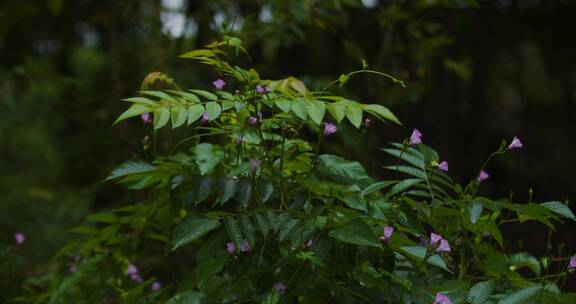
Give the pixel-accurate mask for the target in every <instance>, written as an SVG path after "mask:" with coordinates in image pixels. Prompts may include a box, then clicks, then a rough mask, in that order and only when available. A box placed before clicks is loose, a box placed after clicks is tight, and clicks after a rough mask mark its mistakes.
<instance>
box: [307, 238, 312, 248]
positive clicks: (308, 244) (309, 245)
mask: <svg viewBox="0 0 576 304" xmlns="http://www.w3.org/2000/svg"><path fill="white" fill-rule="evenodd" d="M312 245H314V240H313V239H309V240H308V241H307V242H306V247H307V248H312Z"/></svg>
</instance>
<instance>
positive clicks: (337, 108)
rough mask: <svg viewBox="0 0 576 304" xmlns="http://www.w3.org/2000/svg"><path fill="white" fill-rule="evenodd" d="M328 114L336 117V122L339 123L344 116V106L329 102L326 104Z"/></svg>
mask: <svg viewBox="0 0 576 304" xmlns="http://www.w3.org/2000/svg"><path fill="white" fill-rule="evenodd" d="M326 108H327V109H328V112H330V115H332V117H334V119H336V121H337V122H338V123H341V122H342V120H343V119H344V117H346V106H344V105H342V104H338V103H330V104H328V105H327V106H326Z"/></svg>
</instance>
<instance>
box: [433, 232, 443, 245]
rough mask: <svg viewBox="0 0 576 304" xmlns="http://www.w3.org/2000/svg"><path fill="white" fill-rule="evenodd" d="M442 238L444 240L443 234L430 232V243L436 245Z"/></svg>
mask: <svg viewBox="0 0 576 304" xmlns="http://www.w3.org/2000/svg"><path fill="white" fill-rule="evenodd" d="M440 240H442V236H441V235H439V234H436V233H434V232H432V233H430V245H432V246H435V245H436V244H437V243H438V242H439V241H440Z"/></svg>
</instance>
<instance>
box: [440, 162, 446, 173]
mask: <svg viewBox="0 0 576 304" xmlns="http://www.w3.org/2000/svg"><path fill="white" fill-rule="evenodd" d="M438 168H439V169H440V170H442V171H444V172H448V162H447V161H443V162H441V163H440V164H439V165H438Z"/></svg>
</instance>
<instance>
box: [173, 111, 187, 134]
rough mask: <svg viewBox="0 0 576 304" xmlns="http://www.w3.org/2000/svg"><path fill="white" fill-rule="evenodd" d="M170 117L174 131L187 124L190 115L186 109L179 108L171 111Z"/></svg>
mask: <svg viewBox="0 0 576 304" xmlns="http://www.w3.org/2000/svg"><path fill="white" fill-rule="evenodd" d="M170 117H171V118H172V129H175V128H178V127H179V126H181V125H183V124H184V123H185V122H186V118H188V113H187V111H186V108H184V107H181V106H177V107H172V108H171V109H170Z"/></svg>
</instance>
